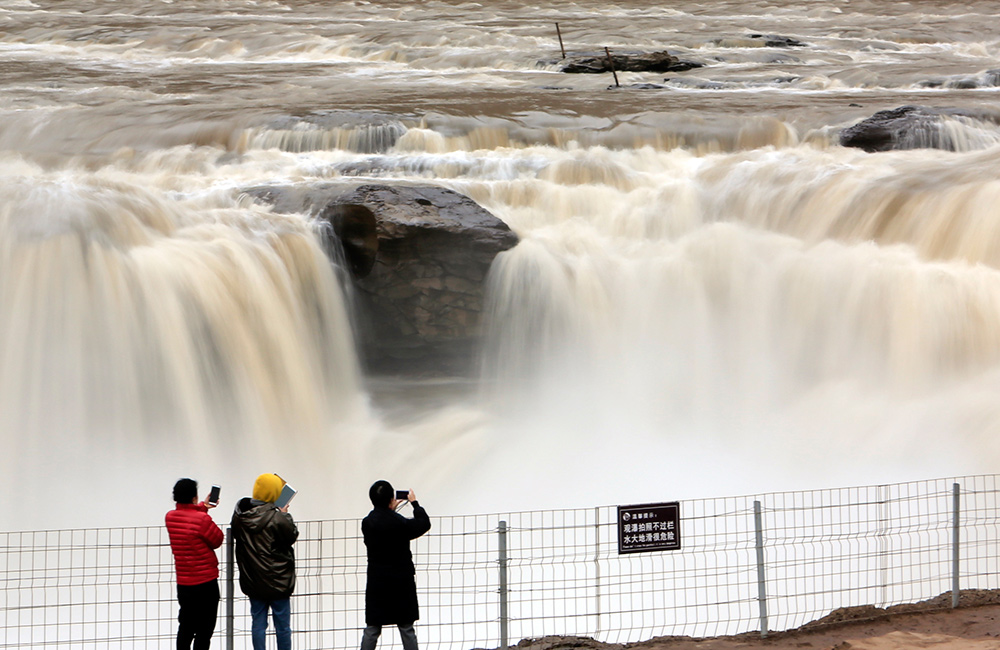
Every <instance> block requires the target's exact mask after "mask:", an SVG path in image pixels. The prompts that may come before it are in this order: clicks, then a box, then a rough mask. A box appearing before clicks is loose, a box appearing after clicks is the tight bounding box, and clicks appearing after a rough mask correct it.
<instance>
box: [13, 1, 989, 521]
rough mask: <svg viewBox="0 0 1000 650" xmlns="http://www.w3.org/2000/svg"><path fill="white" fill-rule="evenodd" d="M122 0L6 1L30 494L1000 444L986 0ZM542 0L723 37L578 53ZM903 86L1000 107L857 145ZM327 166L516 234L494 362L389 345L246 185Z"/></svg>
mask: <svg viewBox="0 0 1000 650" xmlns="http://www.w3.org/2000/svg"><path fill="white" fill-rule="evenodd" d="M113 5H114V6H113V7H112V5H111V4H107V5H106V6H105V5H100V6H98V5H94V4H93V3H90V2H86V1H84V0H58V1H56V0H31V1H24V2H9V3H5V4H4V6H3V7H0V25H2V26H3V29H2V30H0V56H2V57H3V60H4V65H3V66H0V89H2V90H3V92H0V448H2V449H3V450H4V451H3V453H2V454H0V471H2V472H3V475H4V477H5V478H6V479H7V481H6V482H7V484H8V485H10V486H12V488H13V489H15V490H16V492H14V493H13V494H12V495H8V497H7V498H5V499H4V500H3V504H2V505H0V522H2V525H3V526H4V527H5V528H6V529H8V530H11V529H23V528H38V527H54V528H65V527H71V526H94V525H114V526H117V525H133V524H135V525H146V524H152V525H155V524H158V523H159V522H160V521H161V519H162V513H163V512H164V511H165V510H166V509H168V508H169V507H170V506H171V504H170V500H169V490H170V487H171V485H172V483H173V481H175V480H176V479H177V478H179V477H181V476H192V477H194V478H196V479H198V480H199V481H200V482H201V484H202V486H203V488H207V486H208V485H210V484H211V483H221V484H222V485H223V505H224V506H225V507H226V509H228V506H229V505H231V503H232V500H234V499H236V498H237V497H239V496H243V495H244V494H246V493H247V492H248V491H249V490H250V487H251V485H252V482H253V479H254V477H255V476H256V475H257V474H259V473H261V472H278V473H279V474H282V476H285V477H286V478H287V479H288V480H289V481H290V482H291V483H293V485H295V486H296V487H297V488H299V491H300V496H299V497H297V499H296V502H295V508H296V510H295V512H296V516H297V517H301V518H329V517H341V516H357V515H361V514H363V513H364V512H365V511H366V510H367V504H366V497H365V494H366V489H367V486H368V485H369V484H370V483H371V482H372V481H373V480H375V479H378V478H387V479H389V480H391V481H393V482H394V483H395V484H396V485H397V487H401V488H402V487H411V488H413V489H414V490H415V491H416V492H417V493H418V495H419V496H420V498H421V501H422V502H423V503H424V504H425V505H426V506H427V507H428V509H429V511H430V512H431V513H432V514H457V513H463V512H489V511H507V510H529V509H536V508H538V509H540V508H558V507H570V506H594V505H606V504H615V503H643V502H651V501H659V500H673V499H684V498H689V497H710V496H718V495H726V494H749V493H757V492H762V491H771V490H785V489H807V488H823V487H833V486H842V485H851V484H877V483H890V482H899V481H906V480H917V479H926V478H938V477H946V476H952V475H966V474H975V473H979V472H989V473H993V472H995V471H996V469H997V466H998V463H1000V400H997V395H1000V213H998V211H997V208H996V206H997V205H998V204H1000V201H998V199H1000V181H998V180H997V175H996V172H995V170H996V169H997V167H998V163H1000V145H998V144H997V143H998V142H1000V128H998V123H1000V117H998V115H997V111H996V109H995V108H994V105H995V104H996V95H997V93H998V92H1000V86H998V85H997V83H998V82H997V80H998V78H1000V77H998V76H997V74H996V70H995V68H996V60H997V59H998V58H1000V41H998V39H997V37H996V36H995V35H994V34H993V33H992V31H990V29H989V28H988V26H989V25H992V24H993V23H994V22H995V21H993V14H994V13H995V11H994V9H995V7H993V5H992V4H991V3H984V2H973V3H964V4H963V5H961V6H958V5H954V6H952V5H948V6H941V3H937V2H929V1H927V2H924V1H914V2H909V3H905V4H899V3H885V2H881V1H876V0H859V1H858V2H851V3H848V4H845V5H837V6H833V5H830V4H828V3H822V2H807V3H799V2H796V3H786V2H777V3H771V4H769V5H767V6H766V7H764V6H762V7H749V6H748V5H747V4H746V3H735V2H728V1H726V0H718V1H716V2H709V3H703V2H697V3H694V2H690V3H685V2H681V3H679V4H678V3H675V4H673V5H670V6H666V5H663V6H659V5H658V6H651V5H649V3H642V2H634V1H632V0H622V1H620V2H612V3H610V4H609V3H594V2H590V1H589V0H586V1H584V2H572V3H562V2H557V3H555V4H551V3H550V4H547V5H544V6H536V5H530V4H524V3H521V2H517V1H512V2H506V3H492V4H485V5H484V4H475V3H473V4H469V3H464V4H463V3H453V2H446V1H443V0H430V1H428V2H422V3H419V4H418V5H414V4H412V3H395V4H393V3H388V4H385V3H381V4H369V3H364V2H361V3H355V2H333V3H325V2H324V3H315V2H308V1H306V0H280V1H274V2H257V1H256V0H226V1H225V2H220V1H217V0H204V1H198V2H185V3H172V2H158V3H150V2H147V1H146V0H121V1H120V2H116V3H113ZM554 22H559V23H560V25H562V35H563V37H564V38H565V40H566V46H567V48H568V49H569V51H571V52H587V51H591V50H599V51H603V49H601V48H603V47H604V46H608V47H610V48H611V50H613V51H615V52H625V51H636V50H638V51H653V50H659V49H668V50H670V51H671V52H673V53H675V54H676V55H677V56H678V57H680V58H681V59H685V60H692V61H696V62H700V63H703V64H704V65H703V67H700V68H694V69H692V70H690V71H685V72H678V73H666V74H663V73H657V74H644V73H637V72H624V73H621V74H620V75H619V77H620V81H621V87H617V88H615V87H609V86H610V84H612V83H613V82H612V81H611V79H610V78H609V77H608V76H607V75H569V74H563V73H561V72H559V66H558V60H559V58H560V55H559V54H557V53H558V44H557V42H556V41H555V35H554V29H553V23H554ZM754 33H759V34H777V35H787V36H789V37H793V38H794V39H795V40H796V41H799V42H801V45H800V46H795V47H788V48H779V47H775V46H765V44H764V43H763V42H762V41H761V40H760V39H755V38H753V37H751V36H749V34H754ZM902 105H921V106H937V107H946V108H947V107H952V108H957V109H963V110H964V109H968V110H969V111H973V112H974V113H975V115H978V116H979V117H974V116H973V117H969V116H961V115H958V116H952V117H949V118H945V119H942V121H941V123H940V125H939V129H938V130H937V131H935V132H934V133H932V134H928V133H925V132H922V131H921V132H918V133H916V134H915V135H914V136H913V137H912V138H911V139H910V140H908V141H906V142H905V143H904V144H906V145H907V146H917V145H920V146H923V145H935V146H942V147H944V148H942V149H935V148H912V149H906V150H899V151H889V152H883V153H874V154H873V153H865V152H863V151H861V150H859V149H851V148H846V147H843V146H841V145H840V144H839V141H838V133H839V132H840V130H841V129H843V128H844V127H847V126H850V125H852V124H854V123H855V122H857V121H858V120H861V119H863V118H865V117H868V116H870V115H872V114H873V113H875V112H876V111H879V110H882V109H886V108H894V107H897V106H902ZM931 136H933V137H931ZM331 181H335V182H338V183H350V182H357V183H432V184H436V185H441V186H445V187H449V188H451V189H454V190H456V191H458V192H461V193H463V194H466V195H468V196H470V197H471V198H473V199H474V200H476V201H477V202H479V203H480V204H481V205H483V206H484V207H485V208H487V209H488V210H490V211H491V212H493V213H494V214H495V215H496V216H498V217H499V218H501V219H503V220H504V221H505V222H506V223H507V224H508V225H510V227H511V228H512V229H513V230H514V231H515V232H516V233H517V234H518V236H519V237H520V240H521V241H520V243H519V244H518V245H517V246H516V247H515V248H513V249H511V250H509V251H507V252H505V253H503V254H501V255H500V256H499V257H498V258H497V259H496V261H495V263H494V267H493V269H492V272H491V275H490V278H489V286H488V309H487V312H486V314H485V324H484V327H485V339H484V345H483V350H482V351H481V357H480V358H479V359H478V360H479V361H481V364H480V365H481V367H482V374H481V375H479V376H477V377H472V378H436V379H413V378H408V379H407V378H398V377H373V376H367V375H366V374H365V372H364V370H363V368H364V366H363V360H359V359H358V357H357V353H356V350H355V346H354V334H355V332H354V331H353V328H354V327H356V325H355V324H354V321H353V320H352V313H351V300H350V291H349V290H348V289H349V287H348V286H347V285H346V284H345V283H344V282H343V280H344V278H343V277H342V275H341V274H340V273H339V271H338V270H337V269H336V267H335V266H334V265H333V264H332V263H331V262H330V260H329V259H328V258H327V257H326V256H325V254H324V252H323V250H322V248H321V246H320V245H319V243H318V241H319V240H318V238H317V237H316V236H315V234H314V232H313V224H312V223H311V221H310V217H311V215H309V214H284V213H279V212H276V211H274V210H272V209H270V208H268V207H266V206H263V205H261V204H259V203H256V202H254V201H253V200H252V199H251V198H249V193H248V192H247V190H248V189H249V188H253V187H260V186H263V185H267V184H279V185H283V186H296V187H300V188H305V189H308V188H310V187H313V186H315V185H319V184H323V183H328V182H331ZM225 518H226V517H225V515H222V516H221V518H219V517H217V519H218V520H220V521H222V520H224V519H225Z"/></svg>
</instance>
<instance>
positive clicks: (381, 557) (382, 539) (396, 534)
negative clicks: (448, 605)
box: [361, 501, 431, 625]
mask: <svg viewBox="0 0 1000 650" xmlns="http://www.w3.org/2000/svg"><path fill="white" fill-rule="evenodd" d="M430 529H431V520H430V518H429V517H428V516H427V512H426V511H425V510H424V509H423V508H422V507H421V506H420V505H419V504H417V502H416V501H414V502H413V518H412V519H409V518H407V517H404V516H403V515H401V514H399V513H398V512H395V511H393V510H390V509H389V508H375V509H374V510H372V511H371V512H369V513H368V516H367V517H365V518H364V519H363V520H362V521H361V533H362V534H363V535H364V539H365V546H366V547H367V548H368V584H367V586H366V587H365V624H366V625H399V624H409V623H413V621H416V620H417V619H419V618H420V610H419V608H418V606H417V582H416V578H415V577H414V576H415V575H416V569H415V568H414V566H413V554H412V553H410V540H411V539H416V538H417V537H420V536H421V535H423V534H424V533H426V532H427V531H428V530H430Z"/></svg>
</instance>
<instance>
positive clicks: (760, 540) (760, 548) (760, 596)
mask: <svg viewBox="0 0 1000 650" xmlns="http://www.w3.org/2000/svg"><path fill="white" fill-rule="evenodd" d="M753 527H754V540H755V544H756V546H757V604H758V605H759V607H760V636H761V638H762V639H763V638H767V585H766V584H765V579H764V524H763V520H762V518H761V515H760V501H754V502H753Z"/></svg>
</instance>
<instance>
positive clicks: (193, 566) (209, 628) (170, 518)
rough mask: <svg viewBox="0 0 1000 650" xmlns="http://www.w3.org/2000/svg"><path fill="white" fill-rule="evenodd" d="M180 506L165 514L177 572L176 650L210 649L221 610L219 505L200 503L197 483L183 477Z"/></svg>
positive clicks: (177, 492) (177, 489)
mask: <svg viewBox="0 0 1000 650" xmlns="http://www.w3.org/2000/svg"><path fill="white" fill-rule="evenodd" d="M174 501H176V502H177V507H176V508H174V509H173V510H171V511H169V512H168V513H167V516H166V522H167V533H168V534H169V535H170V550H171V551H173V554H174V567H175V569H176V571H177V602H178V604H179V605H180V613H179V614H178V616H177V622H178V627H177V650H190V648H191V642H192V641H193V642H194V650H208V648H209V646H210V645H211V643H212V633H214V632H215V619H216V615H217V613H218V611H219V558H218V557H217V556H216V554H215V549H217V548H219V547H220V546H222V540H223V539H224V537H225V536H224V535H223V534H222V530H221V529H220V528H219V527H218V526H217V525H216V524H215V522H214V521H212V517H211V516H209V514H208V510H209V508H214V507H215V506H216V504H213V503H208V500H207V499H206V500H205V501H202V502H201V503H198V483H196V482H195V481H193V480H192V479H189V478H182V479H181V480H179V481H177V483H176V484H175V485H174Z"/></svg>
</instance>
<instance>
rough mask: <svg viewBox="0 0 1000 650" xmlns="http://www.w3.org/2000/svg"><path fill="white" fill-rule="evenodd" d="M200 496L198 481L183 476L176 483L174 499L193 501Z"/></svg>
mask: <svg viewBox="0 0 1000 650" xmlns="http://www.w3.org/2000/svg"><path fill="white" fill-rule="evenodd" d="M197 498H198V482H197V481H195V480H194V479H190V478H182V479H181V480H179V481H177V482H176V483H174V501H176V502H177V503H191V502H192V501H194V500H195V499H197Z"/></svg>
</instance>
